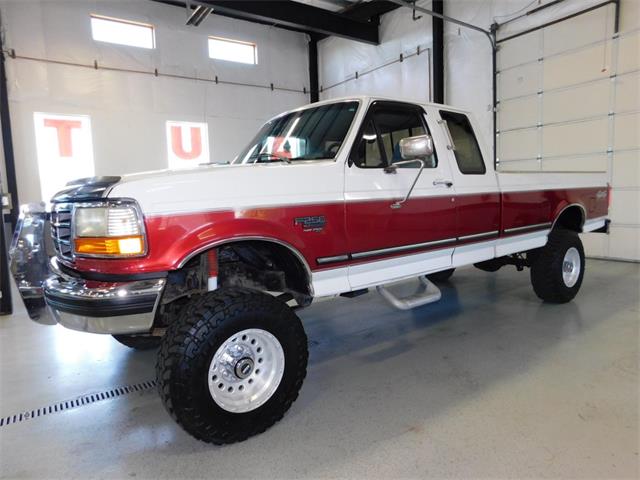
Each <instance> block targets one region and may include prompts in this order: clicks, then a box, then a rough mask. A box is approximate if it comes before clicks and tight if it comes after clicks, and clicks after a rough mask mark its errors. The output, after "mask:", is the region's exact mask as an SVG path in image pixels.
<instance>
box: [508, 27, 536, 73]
mask: <svg viewBox="0 0 640 480" xmlns="http://www.w3.org/2000/svg"><path fill="white" fill-rule="evenodd" d="M541 38H542V32H541V31H536V32H533V33H529V34H527V35H523V36H521V37H517V38H514V39H513V40H509V41H508V42H505V43H503V44H501V45H500V48H499V50H498V62H499V65H500V68H502V69H505V68H509V67H513V66H514V65H522V64H523V63H527V62H533V61H536V60H538V58H540V47H539V45H540V44H541Z"/></svg>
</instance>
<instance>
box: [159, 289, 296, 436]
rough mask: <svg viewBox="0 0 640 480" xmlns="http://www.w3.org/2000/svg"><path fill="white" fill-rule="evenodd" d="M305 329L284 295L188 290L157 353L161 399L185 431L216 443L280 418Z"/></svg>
mask: <svg viewBox="0 0 640 480" xmlns="http://www.w3.org/2000/svg"><path fill="white" fill-rule="evenodd" d="M307 358H308V350H307V336H306V334H305V332H304V329H303V327H302V323H301V322H300V319H299V318H298V316H297V315H296V314H295V313H294V312H293V310H292V309H291V308H289V307H288V306H287V305H286V304H284V303H283V302H282V301H280V300H277V299H276V298H274V297H272V296H270V295H268V294H265V293H262V292H258V291H255V290H250V289H247V288H237V287H232V288H222V289H220V290H216V291H214V292H211V293H207V294H204V295H198V296H195V297H193V298H192V299H191V300H190V302H189V305H188V306H187V307H186V308H184V309H183V310H182V312H181V314H180V315H179V317H178V318H177V319H176V320H175V321H174V322H172V323H171V325H170V326H169V328H168V329H167V332H166V334H165V336H164V337H163V339H162V345H161V347H160V351H159V353H158V362H157V364H156V379H157V383H158V391H159V393H160V397H161V398H162V402H163V404H164V406H165V408H166V409H167V411H168V412H169V414H170V415H171V416H172V417H173V418H174V420H175V421H176V422H177V423H178V424H179V425H180V426H181V427H182V428H183V429H184V430H185V431H187V432H188V433H189V434H191V435H193V436H194V437H195V438H197V439H199V440H202V441H204V442H209V443H213V444H217V445H221V444H226V443H234V442H239V441H242V440H245V439H247V438H249V437H251V436H253V435H257V434H259V433H262V432H264V431H265V430H266V429H268V428H269V427H271V426H272V425H273V424H275V423H276V422H277V421H278V420H280V419H281V418H282V417H283V416H284V414H285V412H286V411H287V410H288V409H289V407H291V404H292V403H293V402H294V400H295V399H296V398H297V397H298V392H299V391H300V388H301V387H302V382H303V380H304V377H305V376H306V372H307Z"/></svg>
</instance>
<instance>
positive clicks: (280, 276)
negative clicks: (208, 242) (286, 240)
mask: <svg viewBox="0 0 640 480" xmlns="http://www.w3.org/2000/svg"><path fill="white" fill-rule="evenodd" d="M216 251H217V258H218V270H219V273H218V274H219V285H220V286H231V285H234V286H249V287H253V288H261V289H264V290H270V291H282V292H288V293H291V294H293V295H294V296H297V295H301V296H308V297H311V296H312V291H311V274H310V272H309V270H308V267H307V266H306V264H305V263H304V260H303V259H302V258H301V257H300V256H299V254H297V253H295V252H294V251H293V250H292V249H290V248H289V247H287V246H285V245H282V244H280V243H276V242H272V241H268V240H242V241H236V242H230V243H225V244H223V245H220V246H218V247H216ZM205 253H206V252H205Z"/></svg>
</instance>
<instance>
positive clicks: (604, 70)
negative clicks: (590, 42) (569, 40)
mask: <svg viewBox="0 0 640 480" xmlns="http://www.w3.org/2000/svg"><path fill="white" fill-rule="evenodd" d="M611 46H612V42H607V43H606V44H599V45H594V46H591V47H588V48H585V49H581V50H579V51H576V52H572V53H567V54H563V55H558V56H556V57H551V58H547V59H545V61H544V75H543V87H544V89H545V90H550V89H554V88H561V87H567V86H571V85H575V84H577V83H583V82H587V81H591V80H598V79H603V78H607V77H608V76H609V75H610V74H611V52H612V48H611Z"/></svg>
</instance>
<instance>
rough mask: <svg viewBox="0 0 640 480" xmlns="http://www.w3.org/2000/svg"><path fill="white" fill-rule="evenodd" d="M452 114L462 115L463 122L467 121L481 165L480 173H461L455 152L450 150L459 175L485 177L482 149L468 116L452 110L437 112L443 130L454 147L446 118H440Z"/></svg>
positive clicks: (485, 170)
mask: <svg viewBox="0 0 640 480" xmlns="http://www.w3.org/2000/svg"><path fill="white" fill-rule="evenodd" d="M443 113H444V114H445V115H446V114H453V115H462V116H463V117H464V118H465V120H466V121H467V123H468V124H469V128H470V130H471V136H472V137H473V141H474V142H475V145H476V148H477V149H478V153H479V154H480V162H481V164H482V172H463V171H462V168H460V162H459V160H458V156H457V155H456V151H455V150H452V152H451V153H453V157H454V158H455V160H456V166H457V167H458V171H459V172H460V174H462V175H486V173H487V162H486V161H485V158H484V155H483V154H482V149H481V148H480V143H479V142H478V135H476V131H475V130H474V128H473V124H472V123H471V120H470V119H469V115H467V114H466V113H463V112H456V111H454V110H438V114H439V115H440V118H441V119H442V121H443V122H445V128H446V129H447V130H448V134H449V135H450V136H451V141H452V142H453V144H454V145H455V143H456V142H455V140H454V139H453V135H452V134H451V130H450V129H449V123H448V121H447V119H446V118H443V117H442V114H443Z"/></svg>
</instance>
